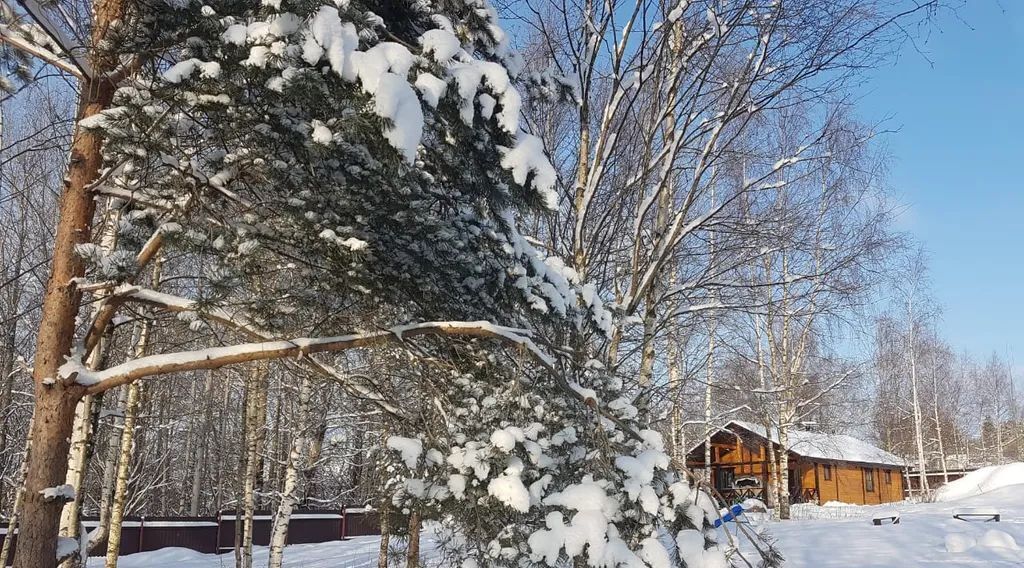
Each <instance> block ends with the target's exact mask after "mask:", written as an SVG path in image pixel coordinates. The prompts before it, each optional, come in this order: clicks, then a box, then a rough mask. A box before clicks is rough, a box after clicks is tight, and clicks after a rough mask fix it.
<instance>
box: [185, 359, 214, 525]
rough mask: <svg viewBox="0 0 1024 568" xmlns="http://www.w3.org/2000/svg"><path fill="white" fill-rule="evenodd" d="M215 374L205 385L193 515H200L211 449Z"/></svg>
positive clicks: (208, 378) (193, 481)
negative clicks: (207, 462) (207, 461)
mask: <svg viewBox="0 0 1024 568" xmlns="http://www.w3.org/2000/svg"><path fill="white" fill-rule="evenodd" d="M213 375H214V372H213V371H210V372H209V373H207V374H206V384H205V385H204V386H203V417H202V423H201V424H200V425H199V433H198V445H197V449H196V465H195V468H194V469H193V470H192V490H191V498H190V500H189V506H188V512H189V515H191V516H193V517H198V516H199V498H200V496H201V489H202V481H203V473H204V471H205V469H206V458H207V454H208V451H209V446H210V443H209V440H207V438H208V437H209V433H210V421H211V420H212V411H213V405H212V404H210V401H211V400H212V399H213Z"/></svg>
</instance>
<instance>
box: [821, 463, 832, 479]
mask: <svg viewBox="0 0 1024 568" xmlns="http://www.w3.org/2000/svg"><path fill="white" fill-rule="evenodd" d="M821 473H822V474H823V475H824V476H825V481H832V466H830V465H823V466H821Z"/></svg>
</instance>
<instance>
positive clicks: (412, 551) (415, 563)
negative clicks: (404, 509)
mask: <svg viewBox="0 0 1024 568" xmlns="http://www.w3.org/2000/svg"><path fill="white" fill-rule="evenodd" d="M419 565H420V511H419V509H413V510H412V513H411V514H410V515H409V548H408V550H406V560H405V567H406V568H419Z"/></svg>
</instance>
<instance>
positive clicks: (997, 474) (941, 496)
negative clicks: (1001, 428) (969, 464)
mask: <svg viewBox="0 0 1024 568" xmlns="http://www.w3.org/2000/svg"><path fill="white" fill-rule="evenodd" d="M1021 484H1024V463H1021V462H1015V463H1008V464H1006V465H993V466H989V467H983V468H981V469H979V470H977V471H972V472H971V473H968V474H967V475H965V476H964V477H962V478H960V479H957V480H956V481H950V482H949V483H947V484H945V485H943V486H942V487H940V488H938V490H936V491H935V500H936V501H939V502H948V501H957V500H959V499H964V498H966V497H973V496H975V495H981V494H982V493H988V492H990V491H995V490H996V489H1000V488H1003V487H1008V486H1010V485H1021Z"/></svg>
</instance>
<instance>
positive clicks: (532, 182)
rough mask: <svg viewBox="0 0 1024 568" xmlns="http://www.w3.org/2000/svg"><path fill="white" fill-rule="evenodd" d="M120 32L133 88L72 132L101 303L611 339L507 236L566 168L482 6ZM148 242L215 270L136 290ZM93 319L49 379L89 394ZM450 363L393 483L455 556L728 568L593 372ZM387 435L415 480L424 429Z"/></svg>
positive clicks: (298, 14)
mask: <svg viewBox="0 0 1024 568" xmlns="http://www.w3.org/2000/svg"><path fill="white" fill-rule="evenodd" d="M115 36H116V37H113V38H112V39H111V40H110V42H109V46H110V47H112V48H114V49H116V50H117V51H118V52H120V54H121V58H122V59H123V60H130V61H133V63H132V66H133V67H134V68H137V72H136V74H135V75H134V76H133V77H132V78H130V79H129V80H127V82H126V84H123V85H122V86H121V87H120V88H119V89H118V91H117V93H116V94H115V97H114V102H113V104H112V105H111V108H109V109H108V110H106V111H104V112H103V113H102V114H100V115H98V116H96V117H94V118H90V119H87V120H85V121H83V122H82V123H81V124H80V126H82V127H83V128H87V129H89V130H93V131H95V132H97V133H101V134H102V135H103V136H104V138H105V140H106V143H105V146H104V155H105V159H106V166H107V168H108V169H107V171H106V174H104V176H103V177H102V178H101V180H100V182H99V183H98V184H96V185H95V186H94V187H93V190H94V191H95V193H97V194H99V195H104V196H107V197H109V198H111V199H113V200H115V202H116V204H118V205H119V206H120V207H121V208H122V215H121V219H122V220H123V221H122V223H121V227H120V231H119V232H120V235H119V237H120V238H119V239H118V247H117V249H116V250H114V251H113V252H111V253H105V252H103V251H100V250H99V249H97V248H95V247H90V246H81V247H79V253H80V254H81V255H82V256H84V257H86V258H87V259H88V260H89V261H90V267H91V268H90V273H89V280H91V281H92V284H90V286H89V289H101V288H103V289H107V290H111V291H112V293H111V295H110V296H109V299H108V301H107V302H106V303H107V305H109V306H115V307H116V306H117V305H118V303H119V302H122V301H123V302H143V303H146V304H149V305H152V306H155V307H157V308H161V307H163V308H166V309H170V310H172V311H184V312H188V313H190V314H191V315H190V316H189V317H192V318H194V319H193V320H192V326H193V328H194V329H196V330H200V329H202V328H203V327H204V326H206V325H211V326H212V325H215V324H217V323H220V324H223V323H225V322H229V323H231V324H233V326H234V330H235V331H243V332H245V333H248V334H250V335H258V336H264V337H296V336H301V335H300V334H309V335H324V334H331V333H337V332H338V330H346V331H347V330H352V329H357V330H358V329H373V328H375V327H377V326H383V325H385V324H386V325H389V326H394V325H395V324H396V323H403V322H406V321H419V320H423V319H442V320H452V319H459V320H470V319H486V320H490V321H497V322H498V323H501V324H505V325H510V324H511V325H516V326H519V327H526V328H532V329H538V328H539V327H541V326H544V329H546V330H552V334H553V335H552V336H556V335H554V330H555V329H561V330H562V331H561V332H560V333H559V335H562V333H572V332H574V331H578V330H581V329H583V328H587V327H596V328H598V329H607V328H608V324H609V319H610V315H609V313H608V312H607V311H606V310H605V309H604V308H603V307H602V306H601V304H600V301H599V300H598V299H597V298H596V296H595V294H593V293H592V289H589V290H588V289H586V288H585V287H583V286H581V283H580V282H578V279H577V277H576V275H575V274H574V273H573V272H572V271H571V270H569V269H567V268H566V267H565V266H564V264H563V263H562V262H561V261H560V260H559V259H557V258H547V257H545V255H544V254H542V253H541V252H539V251H538V250H537V249H536V248H534V247H533V246H532V245H531V244H530V242H529V241H528V240H527V239H526V238H525V237H523V236H522V235H521V234H520V233H519V231H518V229H517V227H516V219H517V215H519V214H521V213H523V212H525V211H527V210H529V209H539V208H542V207H552V206H553V204H554V201H555V196H554V194H553V193H552V188H553V186H554V182H555V173H554V170H553V168H552V167H551V165H550V164H549V162H548V160H547V158H546V157H545V155H544V152H543V148H542V144H541V143H540V141H539V139H538V138H536V137H534V136H532V135H530V134H528V133H526V132H524V131H523V130H522V127H521V126H520V124H519V104H520V96H519V94H518V91H517V90H516V87H515V86H514V83H515V82H516V73H515V71H516V65H515V58H514V57H512V56H511V55H510V54H509V53H508V51H507V44H506V41H505V38H504V36H503V32H502V31H501V29H500V27H499V26H498V22H497V16H496V14H495V12H494V11H493V9H491V8H490V7H489V6H488V5H487V4H485V3H483V2H481V1H476V0H474V1H468V2H464V3H463V2H450V3H449V2H444V3H436V4H434V3H428V2H409V3H406V2H397V1H396V2H387V3H373V4H364V3H358V2H337V3H331V4H325V3H323V2H319V1H295V2H289V1H287V0H279V1H268V0H264V1H262V2H259V1H255V0H244V1H243V0H229V1H224V2H209V3H206V4H203V3H198V2H164V1H162V0H150V1H147V2H139V3H134V4H133V5H132V6H131V7H130V9H129V12H128V13H127V14H126V15H125V17H124V18H123V19H122V20H121V21H120V22H119V24H118V25H117V28H116V30H115ZM155 247H162V248H163V249H164V251H165V254H167V251H168V249H170V250H173V251H174V252H175V253H176V254H178V255H184V256H186V257H188V258H191V259H192V264H198V265H201V266H202V267H203V271H202V273H201V274H179V275H178V276H179V277H181V276H184V278H179V284H178V289H179V290H185V291H186V292H188V293H190V294H192V295H193V296H194V298H181V297H172V296H169V295H167V294H163V293H158V292H156V291H150V290H145V289H143V288H141V287H140V286H138V285H136V284H135V281H136V279H137V274H138V272H139V271H140V266H139V264H140V259H143V261H144V260H145V259H146V258H151V257H152V250H153V248H155ZM171 270H173V268H171ZM170 278H174V277H173V276H171V277H170ZM581 291H585V293H581ZM193 300H196V301H195V302H193ZM101 314H105V315H101V318H100V320H99V321H100V322H101V323H102V319H103V318H108V319H107V321H109V318H110V317H112V316H110V315H109V311H107V312H105V311H103V310H101ZM484 325H487V326H489V327H488V329H490V330H491V331H492V332H493V333H494V334H496V335H499V336H500V335H502V333H504V332H503V331H502V329H504V328H498V327H494V326H491V325H490V324H484ZM104 327H105V325H96V324H94V325H93V330H94V331H93V334H92V335H91V336H88V337H86V339H85V342H84V348H83V349H79V350H77V351H76V352H75V353H74V354H73V355H72V357H71V358H70V361H69V363H68V364H66V365H65V366H64V367H63V368H62V376H61V378H62V379H64V380H78V381H79V382H80V383H89V382H90V381H97V380H99V381H102V380H103V379H102V378H99V377H98V376H96V375H89V374H88V373H85V372H83V367H82V365H81V360H80V357H82V356H83V355H84V354H85V353H86V352H87V351H88V348H89V345H90V338H91V339H92V340H93V341H94V340H95V333H96V330H97V329H99V330H102V329H103V328H104ZM485 347H486V348H487V349H485ZM450 349H453V350H454V351H455V352H457V353H458V354H459V355H460V357H461V358H462V363H463V364H462V365H460V368H459V371H458V375H457V376H456V377H454V380H453V383H454V385H455V386H453V387H451V388H453V389H454V390H455V391H456V392H453V393H452V396H449V397H447V400H449V401H458V402H452V403H450V406H449V407H448V408H443V407H442V408H441V409H440V410H442V411H443V412H442V413H443V414H445V415H446V416H448V417H449V418H450V419H449V420H448V421H447V422H446V423H445V427H446V429H445V432H444V434H443V435H440V436H438V437H436V438H430V439H429V440H427V444H428V446H429V450H428V451H427V452H425V453H424V454H423V456H424V459H426V460H428V461H429V462H430V467H426V468H425V469H423V470H422V471H423V472H425V473H426V476H425V477H423V478H414V477H411V476H410V477H408V478H407V480H406V481H405V488H406V493H407V497H408V498H410V499H419V500H420V501H421V502H420V503H419V505H420V506H419V509H420V510H421V511H423V512H424V514H425V515H426V516H430V517H434V518H442V519H445V520H448V521H450V522H451V523H452V527H453V528H454V530H455V531H456V534H458V535H459V537H460V539H461V540H462V544H460V545H456V546H453V547H452V549H451V550H452V553H453V554H454V555H456V556H458V557H459V558H460V559H462V560H464V561H467V562H468V564H467V565H472V563H473V562H474V561H475V562H477V563H478V564H482V565H507V566H528V565H539V564H542V563H547V564H551V563H553V562H556V561H558V560H559V559H566V558H575V559H577V560H578V561H582V560H583V559H584V558H585V559H586V561H587V562H588V563H590V564H593V565H606V566H618V565H625V566H651V567H658V568H660V567H664V566H679V565H684V566H687V567H695V566H718V565H724V563H725V559H724V556H723V555H722V553H721V552H720V551H719V550H718V549H717V547H716V546H715V545H714V542H713V541H712V540H711V536H710V535H711V533H709V532H707V530H706V529H707V523H708V520H709V519H710V518H711V516H712V515H715V514H716V511H715V508H714V504H713V502H712V501H711V500H710V499H709V498H707V497H706V496H705V495H703V494H702V493H701V492H699V491H693V490H692V489H691V487H690V486H689V484H688V483H687V482H686V481H685V480H683V479H680V478H679V477H678V475H677V474H675V473H673V472H672V471H671V467H670V463H669V458H668V457H667V455H666V454H665V452H664V449H663V447H662V442H661V440H660V437H658V436H657V435H656V434H654V433H653V432H650V431H640V430H638V429H637V428H636V426H635V425H634V423H633V422H632V420H633V418H635V416H636V409H635V407H634V406H633V405H632V404H630V402H629V401H627V400H625V399H622V398H621V397H620V396H619V395H618V393H617V391H618V390H619V389H620V388H621V385H619V384H617V383H616V382H614V381H610V380H608V379H606V378H605V377H604V374H603V372H602V369H601V368H600V365H597V364H596V363H591V364H589V365H588V364H581V363H580V361H586V360H587V358H586V357H585V356H579V355H577V356H575V357H571V358H574V359H577V360H578V361H577V364H576V365H575V366H574V365H573V364H571V363H568V362H561V363H560V362H557V361H555V360H554V359H551V358H549V357H548V356H546V355H543V354H542V353H541V352H540V350H538V349H536V348H535V347H534V348H533V355H534V359H533V360H531V361H519V363H520V364H519V365H504V364H503V363H506V362H507V361H505V358H508V357H514V356H517V355H521V352H520V351H516V350H499V349H498V344H497V343H495V342H488V343H484V342H480V341H477V342H470V343H468V344H465V345H459V346H458V347H451V348H450ZM166 361H167V365H168V366H167V370H169V371H173V370H174V363H175V359H174V357H167V358H166ZM161 372H166V371H161ZM111 384H115V383H111ZM95 385H96V383H93V386H92V387H90V388H92V389H93V390H95V389H96V388H97V387H96V386H95ZM580 385H586V386H585V387H584V386H580ZM464 398H465V400H466V401H467V402H462V400H463V399H464ZM606 403H607V404H606ZM421 435H422V436H423V438H424V439H426V438H427V437H426V435H425V434H421ZM417 439H418V438H417ZM395 440H396V441H397V442H398V446H399V447H403V448H404V449H405V450H406V452H405V456H404V457H406V458H409V459H408V461H409V465H415V463H414V460H415V459H417V458H418V454H417V455H416V456H413V452H409V451H408V447H407V446H411V445H414V442H412V438H409V439H407V440H408V444H403V443H402V440H406V439H398V438H396V439H395ZM419 443H420V444H421V446H422V442H419ZM430 450H433V451H430ZM460 479H461V480H462V481H463V482H464V486H460V481H459V480H460ZM420 489H421V490H420ZM445 491H447V494H443V493H444V492H445ZM460 497H461V498H460ZM468 519H474V520H476V521H478V522H474V523H472V524H470V523H468V522H467V520H468ZM662 538H667V540H666V542H667V543H669V545H668V546H666V544H665V543H663V542H662ZM672 542H675V543H676V546H672V545H671V544H670V543H672Z"/></svg>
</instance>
